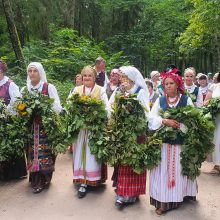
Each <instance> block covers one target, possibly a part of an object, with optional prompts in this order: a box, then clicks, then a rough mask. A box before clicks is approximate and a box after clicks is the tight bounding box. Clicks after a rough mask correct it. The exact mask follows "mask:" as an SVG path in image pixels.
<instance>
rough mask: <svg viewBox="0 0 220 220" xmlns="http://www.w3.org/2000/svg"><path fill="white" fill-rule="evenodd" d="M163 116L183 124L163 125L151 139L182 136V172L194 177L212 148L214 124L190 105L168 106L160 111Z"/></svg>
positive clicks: (164, 139) (163, 140)
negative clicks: (176, 125)
mask: <svg viewBox="0 0 220 220" xmlns="http://www.w3.org/2000/svg"><path fill="white" fill-rule="evenodd" d="M161 115H162V117H163V118H168V119H174V120H177V121H178V122H180V123H183V124H184V125H185V126H186V127H185V126H181V127H180V129H174V128H172V127H167V126H163V127H161V128H160V129H159V130H157V131H156V133H155V134H154V136H153V139H159V140H162V142H164V143H166V140H168V139H169V140H175V139H176V138H177V136H180V137H182V140H183V144H182V146H181V165H182V174H183V175H186V176H188V177H189V178H190V179H192V180H193V179H195V178H196V177H197V176H198V175H199V174H200V170H199V169H200V167H201V164H202V162H203V161H205V159H206V157H207V155H208V154H209V153H211V152H212V151H213V149H214V144H213V143H212V139H213V132H214V128H215V126H214V124H213V122H212V121H211V120H210V118H209V117H208V118H207V117H204V116H203V115H202V112H201V111H200V110H199V109H196V108H195V107H192V106H186V107H181V108H168V110H167V111H165V112H161Z"/></svg>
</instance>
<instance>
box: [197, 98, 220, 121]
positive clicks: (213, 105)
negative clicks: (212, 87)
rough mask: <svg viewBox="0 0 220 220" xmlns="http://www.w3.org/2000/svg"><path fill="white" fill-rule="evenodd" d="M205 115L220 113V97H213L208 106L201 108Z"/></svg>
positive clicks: (213, 115)
mask: <svg viewBox="0 0 220 220" xmlns="http://www.w3.org/2000/svg"><path fill="white" fill-rule="evenodd" d="M201 109H202V114H203V115H204V116H205V117H207V118H208V117H211V118H212V119H213V120H214V117H215V116H216V115H217V114H219V113H220V98H212V99H211V100H210V102H209V104H208V105H207V106H204V107H202V108H201Z"/></svg>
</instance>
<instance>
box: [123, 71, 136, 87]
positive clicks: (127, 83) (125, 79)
mask: <svg viewBox="0 0 220 220" xmlns="http://www.w3.org/2000/svg"><path fill="white" fill-rule="evenodd" d="M120 82H121V85H122V87H124V89H125V90H129V89H131V88H132V87H133V85H134V82H133V81H132V80H130V79H129V78H128V76H126V75H125V74H124V73H122V72H121V74H120Z"/></svg>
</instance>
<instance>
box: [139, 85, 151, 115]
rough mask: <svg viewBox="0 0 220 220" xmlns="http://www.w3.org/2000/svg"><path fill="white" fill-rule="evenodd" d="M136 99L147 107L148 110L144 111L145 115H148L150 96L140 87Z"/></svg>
mask: <svg viewBox="0 0 220 220" xmlns="http://www.w3.org/2000/svg"><path fill="white" fill-rule="evenodd" d="M137 99H138V100H139V101H140V102H141V104H142V105H143V106H144V107H145V108H146V109H147V111H148V112H145V114H146V116H147V117H148V114H149V112H150V103H149V102H150V98H149V94H146V92H145V91H144V90H143V89H141V90H140V92H139V93H138V95H137Z"/></svg>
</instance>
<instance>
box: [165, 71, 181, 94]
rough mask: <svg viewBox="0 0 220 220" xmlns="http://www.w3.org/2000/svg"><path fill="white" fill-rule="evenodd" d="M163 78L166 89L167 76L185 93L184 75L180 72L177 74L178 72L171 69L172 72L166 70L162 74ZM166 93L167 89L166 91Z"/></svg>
mask: <svg viewBox="0 0 220 220" xmlns="http://www.w3.org/2000/svg"><path fill="white" fill-rule="evenodd" d="M162 78H163V82H162V84H163V87H164V89H165V80H166V79H167V78H171V79H172V80H173V81H174V82H175V83H176V84H177V86H178V88H177V89H178V91H179V92H180V93H181V94H182V95H184V83H183V80H182V77H181V76H179V75H178V74H176V72H175V71H174V72H173V71H170V72H166V73H165V74H162ZM165 93H166V91H165Z"/></svg>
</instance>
